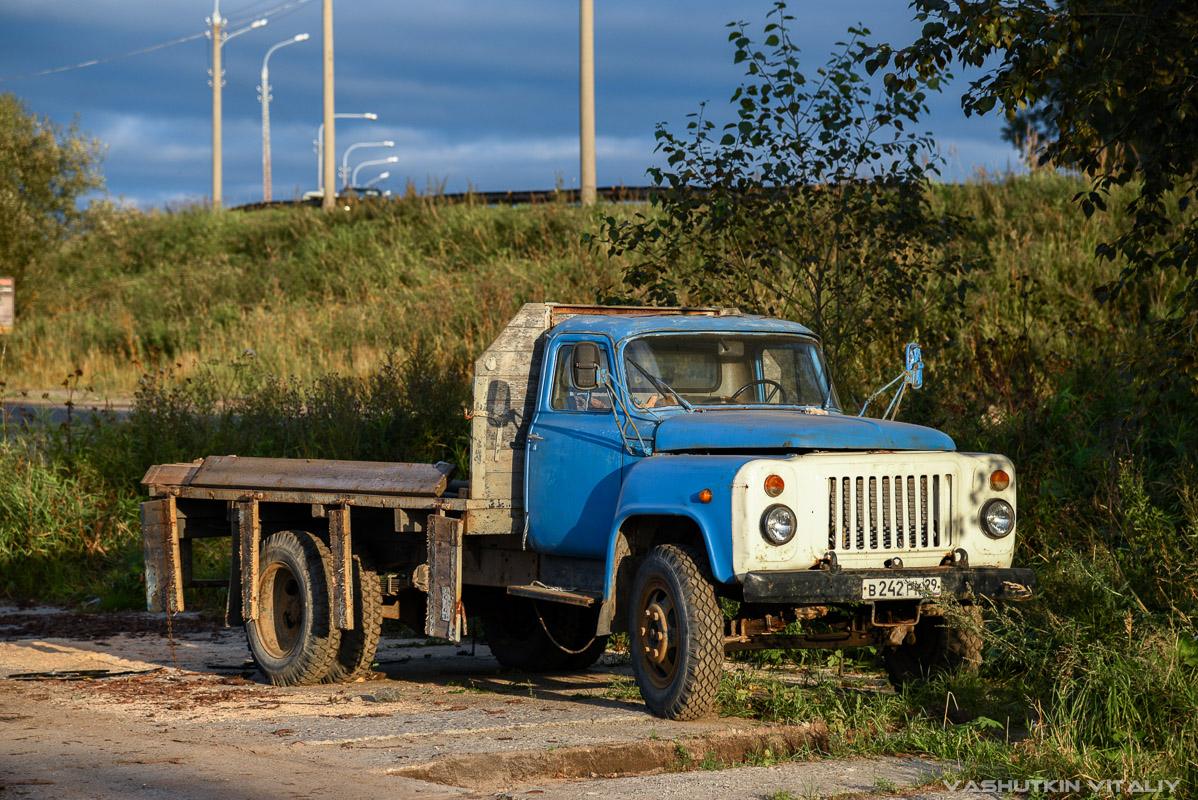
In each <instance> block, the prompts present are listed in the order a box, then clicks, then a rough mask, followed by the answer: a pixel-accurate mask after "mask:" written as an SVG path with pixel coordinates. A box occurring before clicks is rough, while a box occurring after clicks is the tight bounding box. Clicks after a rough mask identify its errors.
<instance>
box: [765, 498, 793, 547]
mask: <svg viewBox="0 0 1198 800" xmlns="http://www.w3.org/2000/svg"><path fill="white" fill-rule="evenodd" d="M796 527H798V526H797V520H796V519H795V512H793V511H791V510H790V509H789V508H787V507H786V506H781V505H778V506H770V507H769V508H767V509H766V510H765V513H764V514H762V515H761V535H762V536H763V537H765V540H766V541H767V542H769V543H770V544H772V545H784V544H786V543H787V542H789V541H790V540H791V539H793V538H794V535H795V528H796Z"/></svg>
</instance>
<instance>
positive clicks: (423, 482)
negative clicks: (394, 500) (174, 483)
mask: <svg viewBox="0 0 1198 800" xmlns="http://www.w3.org/2000/svg"><path fill="white" fill-rule="evenodd" d="M453 471H454V467H453V465H451V464H446V463H444V462H441V463H438V464H401V463H392V462H382V461H332V460H316V459H304V458H240V457H238V456H209V457H208V458H205V459H204V462H203V464H202V465H201V466H200V467H199V469H198V470H196V472H195V474H194V475H192V476H191V479H190V480H189V482H188V484H187V485H190V486H196V487H202V488H214V489H241V490H264V491H286V492H301V491H307V492H332V493H336V494H374V495H427V496H434V497H435V496H437V495H440V494H441V493H442V492H444V491H445V487H446V486H447V485H448V483H449V476H450V475H451V474H452V473H453Z"/></svg>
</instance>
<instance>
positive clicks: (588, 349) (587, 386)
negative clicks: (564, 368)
mask: <svg viewBox="0 0 1198 800" xmlns="http://www.w3.org/2000/svg"><path fill="white" fill-rule="evenodd" d="M571 360H572V362H573V364H572V374H571V377H572V378H573V379H574V386H575V388H577V389H582V390H583V391H590V390H591V389H597V388H599V345H597V344H595V343H594V342H579V343H578V344H576V345H574V357H573V358H572V359H571Z"/></svg>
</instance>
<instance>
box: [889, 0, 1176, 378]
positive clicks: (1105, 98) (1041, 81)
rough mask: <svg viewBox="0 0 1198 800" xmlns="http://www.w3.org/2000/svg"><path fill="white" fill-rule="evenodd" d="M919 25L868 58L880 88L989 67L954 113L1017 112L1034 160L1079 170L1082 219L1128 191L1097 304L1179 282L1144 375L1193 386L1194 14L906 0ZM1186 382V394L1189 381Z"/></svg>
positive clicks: (1139, 5) (1123, 0)
mask: <svg viewBox="0 0 1198 800" xmlns="http://www.w3.org/2000/svg"><path fill="white" fill-rule="evenodd" d="M912 5H913V6H914V8H915V9H916V10H917V12H918V16H917V18H918V19H920V20H922V21H923V22H924V23H925V25H924V28H923V33H922V35H921V36H920V38H919V39H918V40H917V41H916V42H914V43H913V44H911V45H910V46H908V47H905V48H902V49H899V50H897V51H892V50H890V49H888V48H881V49H879V51H878V52H877V58H876V61H875V63H874V66H875V68H877V67H879V66H884V65H887V64H889V63H890V59H891V56H893V58H894V64H895V66H896V68H897V73H891V74H888V75H887V84H888V85H902V86H906V87H909V88H910V87H918V86H921V85H923V84H925V83H927V82H928V81H932V80H936V79H937V78H938V77H939V76H942V75H944V74H945V73H946V71H947V70H948V68H949V67H950V66H951V65H952V63H953V62H954V61H956V62H960V63H962V64H966V65H969V66H973V67H987V66H989V65H990V63H991V61H992V60H993V59H998V60H999V63H998V66H997V67H995V68H993V69H991V70H990V71H988V72H987V73H986V74H985V75H984V76H983V77H982V78H979V79H978V80H975V81H973V82H972V83H971V84H970V86H969V89H968V91H967V92H966V93H965V94H964V95H963V96H962V98H961V105H962V108H963V109H964V111H965V113H966V115H971V114H985V113H987V112H989V111H990V110H991V109H993V108H995V107H996V106H997V107H998V108H1000V109H1001V110H1002V111H1003V112H1004V113H1005V114H1006V116H1007V118H1008V120H1017V119H1019V118H1020V115H1021V114H1022V115H1024V118H1025V119H1026V118H1027V115H1028V114H1031V115H1032V116H1033V117H1038V119H1035V120H1034V121H1036V122H1037V123H1038V124H1040V125H1042V128H1043V132H1044V133H1046V134H1047V136H1048V139H1047V141H1046V142H1045V144H1044V147H1043V149H1042V150H1041V151H1040V160H1041V162H1042V163H1045V164H1055V165H1057V166H1060V167H1066V168H1069V169H1076V170H1079V171H1081V172H1083V173H1085V174H1086V175H1088V176H1090V178H1091V185H1090V188H1089V189H1088V190H1086V191H1082V192H1079V193H1078V194H1077V196H1076V197H1075V200H1076V201H1077V202H1079V203H1080V205H1081V207H1082V210H1083V211H1084V212H1085V214H1086V216H1090V215H1091V214H1093V213H1095V212H1096V211H1102V210H1105V209H1106V206H1107V202H1108V200H1110V198H1111V191H1112V189H1113V188H1115V187H1119V186H1123V185H1127V184H1133V185H1135V186H1136V187H1137V189H1138V191H1137V192H1136V193H1135V194H1134V195H1133V196H1132V197H1131V198H1130V199H1129V200H1127V201H1126V211H1127V214H1128V216H1129V217H1130V219H1131V225H1130V226H1129V227H1128V228H1127V229H1126V230H1123V231H1121V232H1118V233H1117V235H1115V236H1114V237H1112V238H1110V239H1108V240H1107V241H1105V242H1102V243H1100V244H1099V245H1098V246H1097V248H1096V253H1097V255H1099V256H1100V257H1102V258H1105V259H1110V260H1120V259H1122V260H1125V264H1126V269H1124V271H1123V273H1122V274H1121V275H1120V277H1119V279H1118V280H1116V281H1113V282H1111V283H1109V284H1107V285H1106V286H1104V287H1102V290H1101V291H1102V292H1103V293H1104V294H1106V295H1111V294H1114V293H1118V292H1120V291H1122V290H1124V289H1126V288H1127V287H1128V285H1129V284H1148V283H1152V282H1154V281H1156V280H1157V278H1158V276H1159V275H1160V274H1161V273H1162V272H1165V273H1170V272H1171V273H1174V274H1180V275H1181V276H1183V277H1184V279H1185V280H1184V281H1183V282H1182V283H1180V284H1179V286H1178V288H1177V290H1176V292H1175V294H1174V295H1173V299H1172V304H1171V308H1170V309H1169V312H1168V314H1167V315H1166V316H1165V317H1163V318H1162V319H1160V320H1159V321H1158V323H1157V328H1156V336H1157V338H1158V341H1159V342H1160V347H1159V348H1158V350H1157V352H1156V353H1155V354H1154V361H1155V362H1156V372H1157V373H1158V374H1161V373H1164V374H1168V373H1174V374H1182V375H1188V376H1189V377H1190V378H1191V379H1195V378H1198V219H1196V218H1195V213H1194V211H1193V209H1192V207H1191V203H1192V202H1193V200H1194V199H1195V197H1198V127H1195V125H1194V119H1195V116H1196V115H1198V7H1196V6H1194V4H1192V3H1180V2H1170V1H1169V0H1164V1H1163V2H1162V1H1161V0H1073V1H1072V2H1068V3H1059V2H1052V1H1050V0H1033V2H1027V1H1026V0H966V1H965V2H957V1H956V0H954V2H947V0H915V2H914V3H913V4H912ZM1191 386H1192V387H1195V388H1198V381H1195V380H1192V381H1191Z"/></svg>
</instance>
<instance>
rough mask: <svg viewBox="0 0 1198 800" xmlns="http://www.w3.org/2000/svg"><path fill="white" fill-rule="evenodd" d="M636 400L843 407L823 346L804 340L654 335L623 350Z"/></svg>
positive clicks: (656, 404) (645, 404) (648, 404)
mask: <svg viewBox="0 0 1198 800" xmlns="http://www.w3.org/2000/svg"><path fill="white" fill-rule="evenodd" d="M624 374H625V376H626V378H627V381H628V391H629V394H630V395H631V397H632V400H633V402H634V403H635V404H636V405H639V406H641V407H642V408H664V407H668V406H679V405H681V406H717V405H779V406H815V407H817V408H824V407H826V408H834V409H838V410H839V408H840V401H839V399H838V398H837V397H836V390H835V388H832V387H831V386H830V383H829V380H830V379H829V378H828V370H827V366H826V365H825V364H824V360H823V355H822V354H821V353H820V349H819V345H817V344H816V343H815V341H813V340H812V339H807V338H803V337H801V336H776V335H754V334H747V333H744V334H736V333H723V334H715V333H713V334H686V335H681V336H679V335H649V336H643V337H641V338H639V339H634V340H633V341H631V342H629V343H628V345H627V346H626V347H625V348H624Z"/></svg>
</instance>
